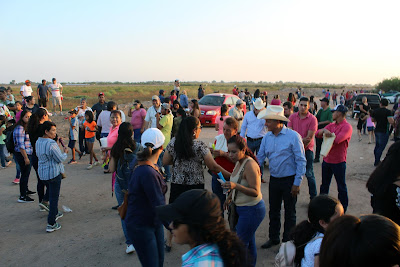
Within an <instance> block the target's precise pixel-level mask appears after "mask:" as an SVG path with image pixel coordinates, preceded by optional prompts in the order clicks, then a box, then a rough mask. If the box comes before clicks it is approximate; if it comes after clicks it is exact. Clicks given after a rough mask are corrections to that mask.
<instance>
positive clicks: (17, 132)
mask: <svg viewBox="0 0 400 267" xmlns="http://www.w3.org/2000/svg"><path fill="white" fill-rule="evenodd" d="M13 137H14V144H15V152H21V149H24V150H25V152H26V154H27V155H32V152H33V150H32V145H31V140H30V139H29V134H28V133H27V132H25V130H24V127H22V126H21V125H18V126H17V127H15V129H14V132H13Z"/></svg>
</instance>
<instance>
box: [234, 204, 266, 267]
mask: <svg viewBox="0 0 400 267" xmlns="http://www.w3.org/2000/svg"><path fill="white" fill-rule="evenodd" d="M236 211H237V213H238V215H239V220H238V223H237V225H236V234H237V235H238V237H239V239H240V240H242V242H243V243H244V246H245V247H246V248H247V249H248V257H249V262H251V266H256V263H257V247H256V231H257V228H258V226H259V225H260V223H261V222H262V221H263V220H264V217H265V213H266V210H265V203H264V200H262V199H261V201H260V202H258V204H257V205H255V206H242V207H239V206H237V207H236Z"/></svg>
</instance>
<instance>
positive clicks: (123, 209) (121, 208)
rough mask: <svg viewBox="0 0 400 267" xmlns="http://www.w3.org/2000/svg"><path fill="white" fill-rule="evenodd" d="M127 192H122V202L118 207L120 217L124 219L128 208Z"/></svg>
mask: <svg viewBox="0 0 400 267" xmlns="http://www.w3.org/2000/svg"><path fill="white" fill-rule="evenodd" d="M128 195H129V194H128V192H125V194H124V202H122V204H121V206H119V207H118V209H117V210H118V213H119V216H120V217H121V219H122V220H123V219H125V216H126V212H127V210H128Z"/></svg>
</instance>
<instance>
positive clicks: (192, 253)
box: [182, 244, 224, 267]
mask: <svg viewBox="0 0 400 267" xmlns="http://www.w3.org/2000/svg"><path fill="white" fill-rule="evenodd" d="M192 266H196V267H223V266H224V262H223V260H222V258H221V256H220V255H219V250H218V246H217V245H215V244H202V245H200V246H197V247H195V248H192V249H191V250H189V251H188V252H186V253H185V254H184V255H183V256H182V267H192Z"/></svg>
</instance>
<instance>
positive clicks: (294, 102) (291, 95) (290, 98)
mask: <svg viewBox="0 0 400 267" xmlns="http://www.w3.org/2000/svg"><path fill="white" fill-rule="evenodd" d="M287 101H289V102H292V105H293V107H294V106H295V105H296V97H295V96H294V94H293V93H289V96H288V98H287Z"/></svg>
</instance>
